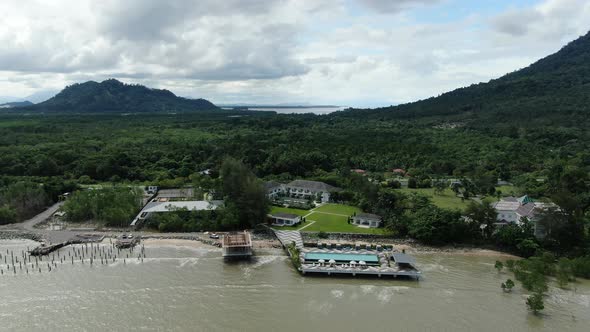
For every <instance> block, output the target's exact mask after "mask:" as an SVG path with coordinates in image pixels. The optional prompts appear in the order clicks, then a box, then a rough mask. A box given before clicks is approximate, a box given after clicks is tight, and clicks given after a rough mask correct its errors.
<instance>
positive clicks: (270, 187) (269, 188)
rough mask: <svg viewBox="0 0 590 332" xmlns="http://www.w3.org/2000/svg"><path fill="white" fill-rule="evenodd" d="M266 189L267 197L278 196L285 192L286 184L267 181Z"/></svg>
mask: <svg viewBox="0 0 590 332" xmlns="http://www.w3.org/2000/svg"><path fill="white" fill-rule="evenodd" d="M264 189H265V190H266V197H268V198H269V199H273V198H277V197H278V196H279V195H280V194H282V193H284V192H285V191H284V185H282V184H280V183H278V182H274V181H268V182H265V183H264Z"/></svg>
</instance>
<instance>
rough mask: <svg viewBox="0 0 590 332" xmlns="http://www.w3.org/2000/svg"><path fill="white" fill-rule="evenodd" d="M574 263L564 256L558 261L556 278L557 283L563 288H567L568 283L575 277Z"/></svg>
mask: <svg viewBox="0 0 590 332" xmlns="http://www.w3.org/2000/svg"><path fill="white" fill-rule="evenodd" d="M573 274H574V273H573V268H572V263H571V261H570V260H569V259H567V258H565V257H562V258H560V259H559V261H558V262H557V273H556V279H557V284H558V285H559V287H561V288H565V287H566V286H567V284H568V283H569V282H570V281H571V280H572V279H573Z"/></svg>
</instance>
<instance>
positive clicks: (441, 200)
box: [398, 188, 469, 211]
mask: <svg viewBox="0 0 590 332" xmlns="http://www.w3.org/2000/svg"><path fill="white" fill-rule="evenodd" d="M398 190H400V191H402V192H404V193H406V194H409V193H419V194H422V195H424V196H428V197H430V199H431V200H432V203H434V205H436V206H438V207H440V208H445V209H456V210H461V211H464V210H465V209H466V208H467V204H468V203H469V200H465V201H462V200H461V198H459V197H457V196H455V193H454V192H453V191H452V190H451V189H446V190H445V191H444V192H443V193H442V194H441V195H435V194H434V189H433V188H418V189H409V188H403V189H398Z"/></svg>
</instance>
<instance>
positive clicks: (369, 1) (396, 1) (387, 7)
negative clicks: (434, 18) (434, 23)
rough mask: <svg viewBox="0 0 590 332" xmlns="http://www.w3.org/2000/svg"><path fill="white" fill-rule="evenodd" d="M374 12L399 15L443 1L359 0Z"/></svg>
mask: <svg viewBox="0 0 590 332" xmlns="http://www.w3.org/2000/svg"><path fill="white" fill-rule="evenodd" d="M358 1H359V2H360V3H361V4H363V5H365V6H367V7H368V8H370V9H371V10H373V11H376V12H379V13H399V12H401V11H403V10H406V9H409V8H413V7H416V6H424V5H434V4H437V3H440V2H441V0H358Z"/></svg>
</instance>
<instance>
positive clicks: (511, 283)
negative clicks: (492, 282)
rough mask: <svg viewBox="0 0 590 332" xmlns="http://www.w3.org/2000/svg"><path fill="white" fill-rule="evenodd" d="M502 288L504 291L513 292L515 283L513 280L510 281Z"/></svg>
mask: <svg viewBox="0 0 590 332" xmlns="http://www.w3.org/2000/svg"><path fill="white" fill-rule="evenodd" d="M501 286H502V290H503V291H505V292H507V293H510V292H512V288H514V281H512V279H508V280H506V282H503V283H502V285H501Z"/></svg>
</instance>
